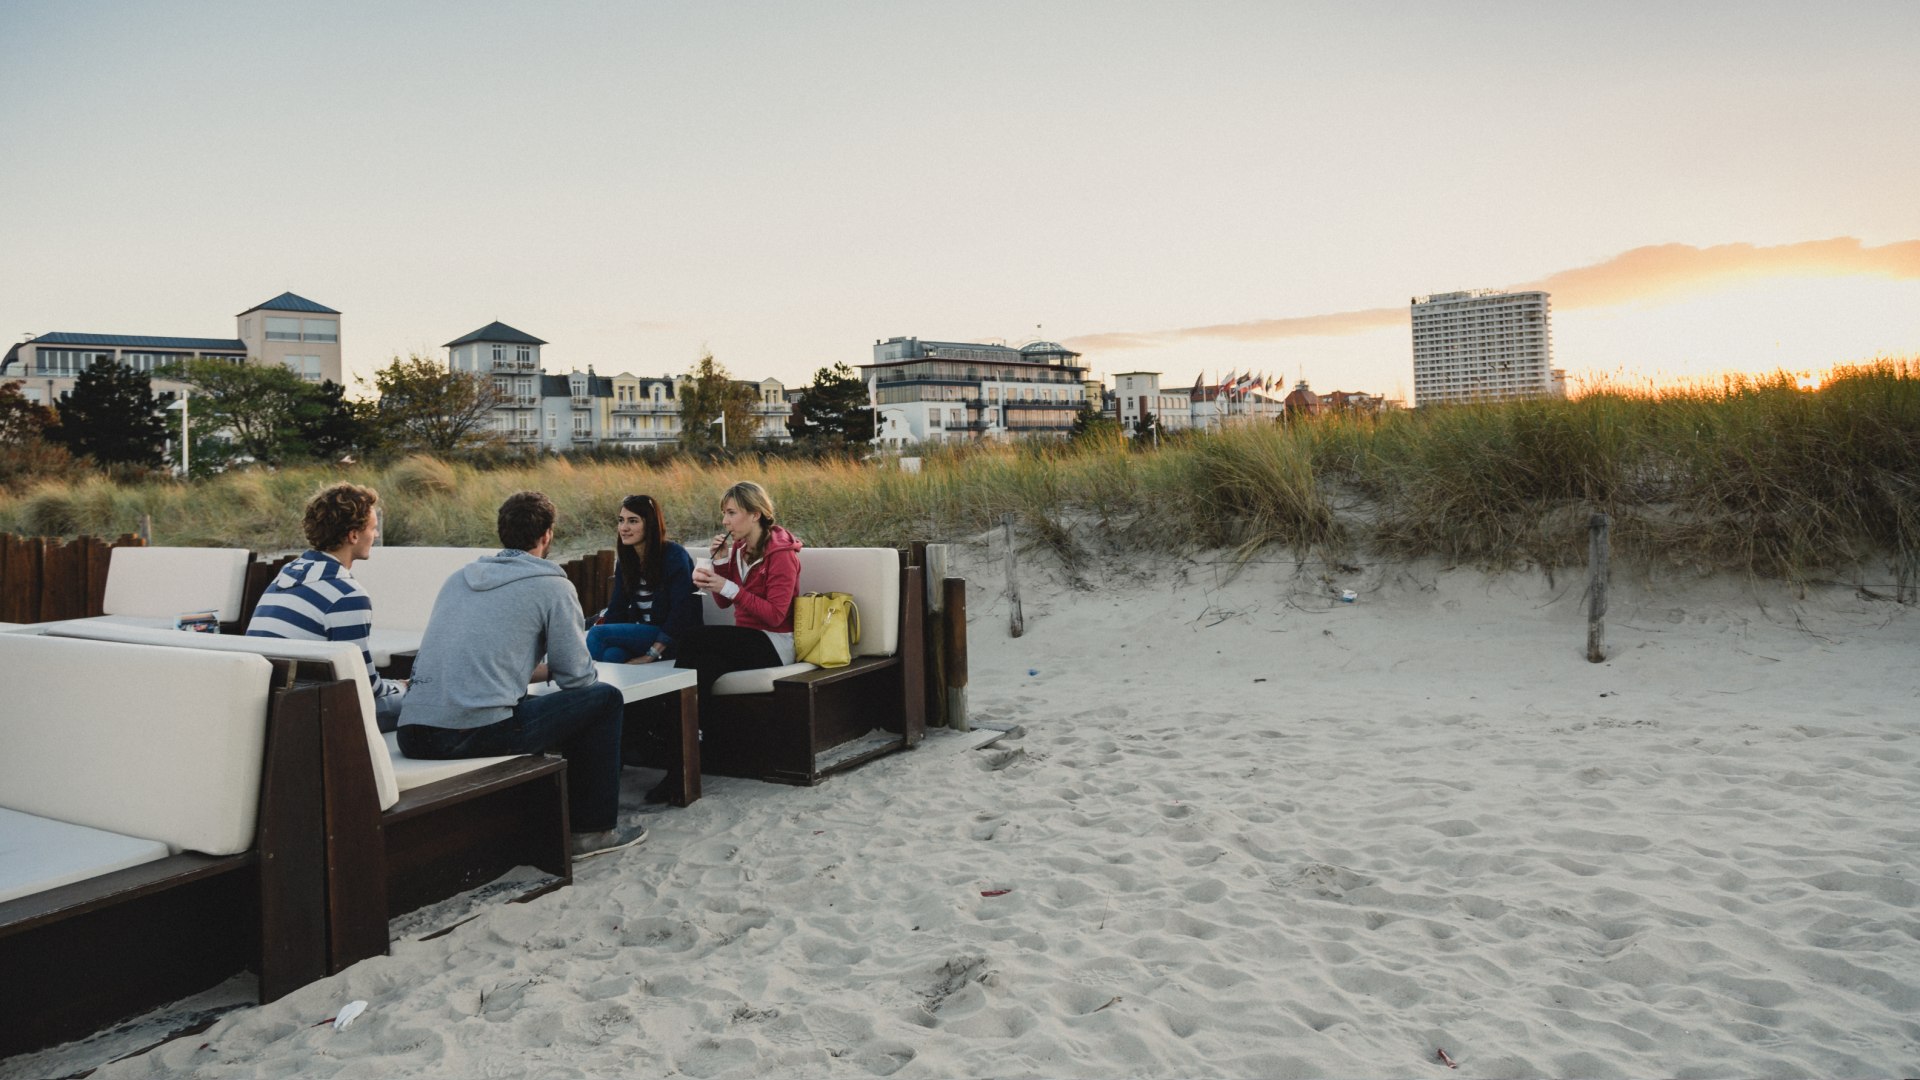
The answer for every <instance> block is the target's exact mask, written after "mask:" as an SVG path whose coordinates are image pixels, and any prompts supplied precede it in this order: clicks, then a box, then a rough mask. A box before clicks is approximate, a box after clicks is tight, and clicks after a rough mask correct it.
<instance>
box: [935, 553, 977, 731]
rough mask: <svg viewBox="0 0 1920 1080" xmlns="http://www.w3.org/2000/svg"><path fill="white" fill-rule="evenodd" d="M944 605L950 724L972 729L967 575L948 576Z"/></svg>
mask: <svg viewBox="0 0 1920 1080" xmlns="http://www.w3.org/2000/svg"><path fill="white" fill-rule="evenodd" d="M945 585H946V589H945V592H946V594H947V595H946V598H945V600H944V601H943V602H942V604H941V607H942V609H943V614H944V615H945V620H944V621H945V622H946V624H947V659H946V671H947V726H948V727H950V728H952V729H953V730H955V731H972V730H973V724H972V723H971V722H970V721H969V720H968V719H967V579H966V578H948V579H947V580H946V582H945Z"/></svg>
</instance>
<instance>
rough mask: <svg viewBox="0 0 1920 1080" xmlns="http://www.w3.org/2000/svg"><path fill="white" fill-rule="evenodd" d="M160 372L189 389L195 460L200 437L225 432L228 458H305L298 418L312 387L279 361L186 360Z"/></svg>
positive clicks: (272, 461)
mask: <svg viewBox="0 0 1920 1080" xmlns="http://www.w3.org/2000/svg"><path fill="white" fill-rule="evenodd" d="M162 374H163V376H164V377H166V378H170V379H177V380H179V381H180V382H184V383H186V384H187V385H189V386H191V387H193V390H194V392H193V395H192V397H190V398H189V399H188V401H187V415H188V417H189V422H190V425H191V426H192V428H193V430H194V432H195V434H196V438H195V439H194V446H193V449H194V458H195V460H196V461H198V460H199V459H200V456H201V438H200V436H203V435H206V436H210V435H212V433H214V432H222V433H225V435H226V436H227V437H228V439H229V440H230V441H231V443H232V446H231V449H230V451H229V452H228V454H227V455H225V456H227V457H228V458H233V457H242V456H244V457H249V458H252V459H253V460H255V461H261V462H266V463H268V464H274V465H277V464H279V463H281V462H283V461H287V460H289V459H292V458H302V457H305V456H307V453H306V446H305V445H304V444H303V443H302V442H301V440H300V437H299V432H298V430H297V423H296V417H297V416H298V414H299V412H300V408H301V406H302V405H303V404H304V403H305V402H306V400H307V399H308V397H309V396H310V395H311V394H312V393H313V387H312V386H311V385H309V384H308V383H307V381H306V380H304V379H302V378H301V377H300V376H298V375H295V374H294V373H293V372H291V371H289V370H287V369H286V368H284V367H281V366H280V365H279V364H245V363H242V364H236V363H233V362H232V361H230V360H213V359H201V360H188V361H186V362H185V363H182V364H176V365H173V366H172V367H170V368H168V369H167V370H166V371H164V372H163V373H162ZM208 464H212V462H208Z"/></svg>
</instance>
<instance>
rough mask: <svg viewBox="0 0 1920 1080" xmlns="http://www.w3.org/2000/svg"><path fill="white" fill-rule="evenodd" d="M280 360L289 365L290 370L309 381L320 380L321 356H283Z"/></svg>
mask: <svg viewBox="0 0 1920 1080" xmlns="http://www.w3.org/2000/svg"><path fill="white" fill-rule="evenodd" d="M280 362H281V363H283V364H285V365H287V370H288V371H291V372H293V373H294V374H295V375H298V376H300V377H301V378H303V379H305V380H307V381H308V382H319V381H320V358H319V357H317V356H283V357H281V358H280Z"/></svg>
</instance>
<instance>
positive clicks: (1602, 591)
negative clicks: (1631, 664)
mask: <svg viewBox="0 0 1920 1080" xmlns="http://www.w3.org/2000/svg"><path fill="white" fill-rule="evenodd" d="M1608 525H1609V522H1608V520H1607V515H1605V514H1595V515H1593V517H1591V518H1589V519H1587V662H1588V663H1590V664H1597V663H1599V662H1600V661H1602V660H1605V659H1606V658H1607V577H1608V573H1607V556H1608V551H1607V527H1608Z"/></svg>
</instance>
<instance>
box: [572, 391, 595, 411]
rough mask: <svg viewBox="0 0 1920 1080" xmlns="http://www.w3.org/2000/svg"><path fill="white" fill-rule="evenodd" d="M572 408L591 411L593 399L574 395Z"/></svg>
mask: <svg viewBox="0 0 1920 1080" xmlns="http://www.w3.org/2000/svg"><path fill="white" fill-rule="evenodd" d="M573 407H574V408H576V409H591V408H593V399H592V398H591V397H585V396H582V395H579V394H575V395H574V396H573Z"/></svg>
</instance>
